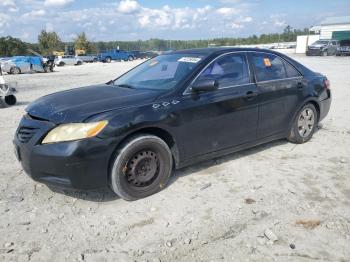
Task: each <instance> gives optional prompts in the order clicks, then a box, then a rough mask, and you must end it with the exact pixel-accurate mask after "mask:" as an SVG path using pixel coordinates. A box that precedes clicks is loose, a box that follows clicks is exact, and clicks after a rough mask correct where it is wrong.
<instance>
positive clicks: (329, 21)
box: [321, 16, 350, 25]
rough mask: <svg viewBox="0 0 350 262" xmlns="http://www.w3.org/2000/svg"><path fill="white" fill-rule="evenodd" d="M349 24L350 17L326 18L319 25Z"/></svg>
mask: <svg viewBox="0 0 350 262" xmlns="http://www.w3.org/2000/svg"><path fill="white" fill-rule="evenodd" d="M336 24H350V16H335V17H327V18H326V19H325V20H323V21H322V22H321V25H336Z"/></svg>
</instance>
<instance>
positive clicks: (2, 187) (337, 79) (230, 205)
mask: <svg viewBox="0 0 350 262" xmlns="http://www.w3.org/2000/svg"><path fill="white" fill-rule="evenodd" d="M295 58H296V59H297V60H299V61H300V62H302V63H304V64H305V65H307V66H309V67H310V68H312V69H314V70H315V71H318V72H322V73H324V74H326V75H327V76H328V77H329V79H330V81H331V85H332V90H333V104H332V108H331V112H330V114H329V115H328V117H327V118H326V119H325V120H324V121H323V122H322V124H321V125H320V128H319V130H318V132H317V133H316V134H315V135H314V138H313V139H312V140H311V141H310V142H309V143H307V144H303V145H294V144H291V143H288V142H286V141H283V140H282V141H277V142H274V143H269V144H266V145H263V146H259V147H256V148H253V149H250V150H246V151H243V152H240V153H236V154H232V155H229V156H227V157H224V158H220V159H217V160H213V161H209V162H206V163H202V164H197V165H194V166H191V167H189V168H186V169H182V170H179V171H176V172H175V174H174V176H173V178H172V181H171V183H170V185H169V186H168V187H167V188H166V189H165V190H164V191H162V192H161V193H159V194H157V195H154V196H151V197H149V198H147V199H143V200H140V201H136V202H126V201H123V200H121V199H118V198H117V197H115V196H114V195H113V194H111V193H110V192H108V191H97V192H72V191H60V190H54V191H53V190H51V189H49V188H48V187H47V186H45V185H41V184H38V183H36V182H33V181H32V180H31V179H30V178H28V177H27V176H26V175H25V174H24V173H23V171H22V169H21V167H20V165H19V164H18V163H17V161H16V159H15V156H14V154H13V149H12V142H11V140H12V137H13V135H14V132H15V129H16V127H17V125H18V122H19V120H20V118H21V115H22V114H23V113H24V108H25V106H26V105H27V104H28V103H29V102H31V101H33V100H34V99H36V98H38V97H40V96H42V95H45V94H48V93H52V92H55V91H60V90H64V89H69V88H73V87H78V86H82V85H90V84H95V83H101V82H106V81H107V80H110V79H112V78H114V77H115V76H117V75H119V74H121V73H122V72H124V71H125V70H127V69H129V68H131V67H133V66H134V65H136V64H137V63H138V62H122V63H112V64H87V65H83V66H80V67H64V68H57V69H56V70H57V72H55V73H52V74H33V75H20V76H5V77H6V80H7V81H17V82H18V87H19V88H18V89H19V91H20V92H19V93H18V99H19V104H18V105H17V106H15V107H12V108H6V109H0V123H1V128H0V138H1V142H0V143H1V144H0V156H1V167H0V261H27V260H30V261H83V260H84V261H186V262H187V261H314V260H318V261H350V248H349V247H350V180H349V179H350V178H349V177H350V171H349V170H350V102H349V100H350V58H349V57H322V58H321V57H312V58H307V57H304V56H295Z"/></svg>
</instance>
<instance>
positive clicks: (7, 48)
mask: <svg viewBox="0 0 350 262" xmlns="http://www.w3.org/2000/svg"><path fill="white" fill-rule="evenodd" d="M26 52H27V44H26V43H24V42H22V41H21V40H20V39H18V38H13V37H11V36H7V37H0V56H15V55H25V54H26Z"/></svg>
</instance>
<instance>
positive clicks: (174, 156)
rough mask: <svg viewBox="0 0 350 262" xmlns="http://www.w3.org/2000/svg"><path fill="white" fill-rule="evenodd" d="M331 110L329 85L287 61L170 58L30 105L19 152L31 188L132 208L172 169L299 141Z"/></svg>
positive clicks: (242, 51) (239, 52)
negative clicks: (104, 194)
mask: <svg viewBox="0 0 350 262" xmlns="http://www.w3.org/2000/svg"><path fill="white" fill-rule="evenodd" d="M330 105H331V91H330V86H329V81H328V79H327V77H325V76H324V75H322V74H320V73H316V72H313V71H312V70H310V69H308V68H306V67H305V66H303V65H301V64H300V63H298V62H296V61H294V60H293V59H291V58H290V57H288V56H286V55H283V54H280V53H277V52H274V51H271V50H263V49H249V48H206V49H193V50H184V51H173V52H171V53H166V54H164V55H160V56H157V57H154V58H152V59H150V60H147V61H146V62H144V63H142V64H140V65H138V66H137V67H135V68H133V69H132V70H130V71H129V72H126V73H125V74H123V75H122V76H120V77H118V78H116V79H115V80H112V81H109V82H108V83H106V84H101V85H94V86H88V87H81V88H76V89H71V90H67V91H64V92H59V93H55V94H51V95H47V96H44V97H41V98H39V99H38V100H36V101H35V102H33V103H31V104H30V105H29V106H28V107H27V108H26V114H25V115H24V116H23V118H22V120H21V122H20V124H19V127H18V129H17V131H16V134H15V137H14V145H15V153H16V156H17V158H18V160H19V161H20V162H21V164H22V166H23V169H24V170H25V172H26V173H27V174H28V175H29V176H31V177H32V178H33V179H34V180H36V181H39V182H42V183H45V184H49V185H50V184H51V185H55V186H59V187H68V188H75V189H95V188H101V187H109V188H110V189H111V190H112V191H113V192H115V193H116V194H117V195H119V196H120V197H122V198H123V199H126V200H136V199H140V198H144V197H147V196H149V195H152V194H154V193H156V192H158V191H160V190H161V189H163V188H164V187H165V186H166V185H167V182H168V180H169V178H170V175H171V173H172V170H173V169H178V168H182V167H184V166H188V165H191V164H193V163H196V162H199V161H203V160H208V159H212V158H216V157H219V156H222V155H225V154H229V153H232V152H236V151H238V150H242V149H246V148H249V147H253V146H256V145H259V144H262V143H267V142H270V141H273V140H277V139H288V140H289V141H290V142H293V143H305V142H307V141H309V140H310V139H311V138H312V135H313V134H314V132H315V129H316V128H317V124H318V122H320V121H321V120H322V119H323V118H324V117H326V115H327V114H328V111H329V109H330Z"/></svg>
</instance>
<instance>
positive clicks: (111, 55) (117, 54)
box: [98, 49, 135, 63]
mask: <svg viewBox="0 0 350 262" xmlns="http://www.w3.org/2000/svg"><path fill="white" fill-rule="evenodd" d="M98 59H99V61H101V62H105V63H110V62H112V60H118V61H121V60H124V61H132V60H134V59H135V54H134V53H133V52H129V51H124V50H117V49H113V50H109V51H103V52H101V53H100V54H99V55H98Z"/></svg>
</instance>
